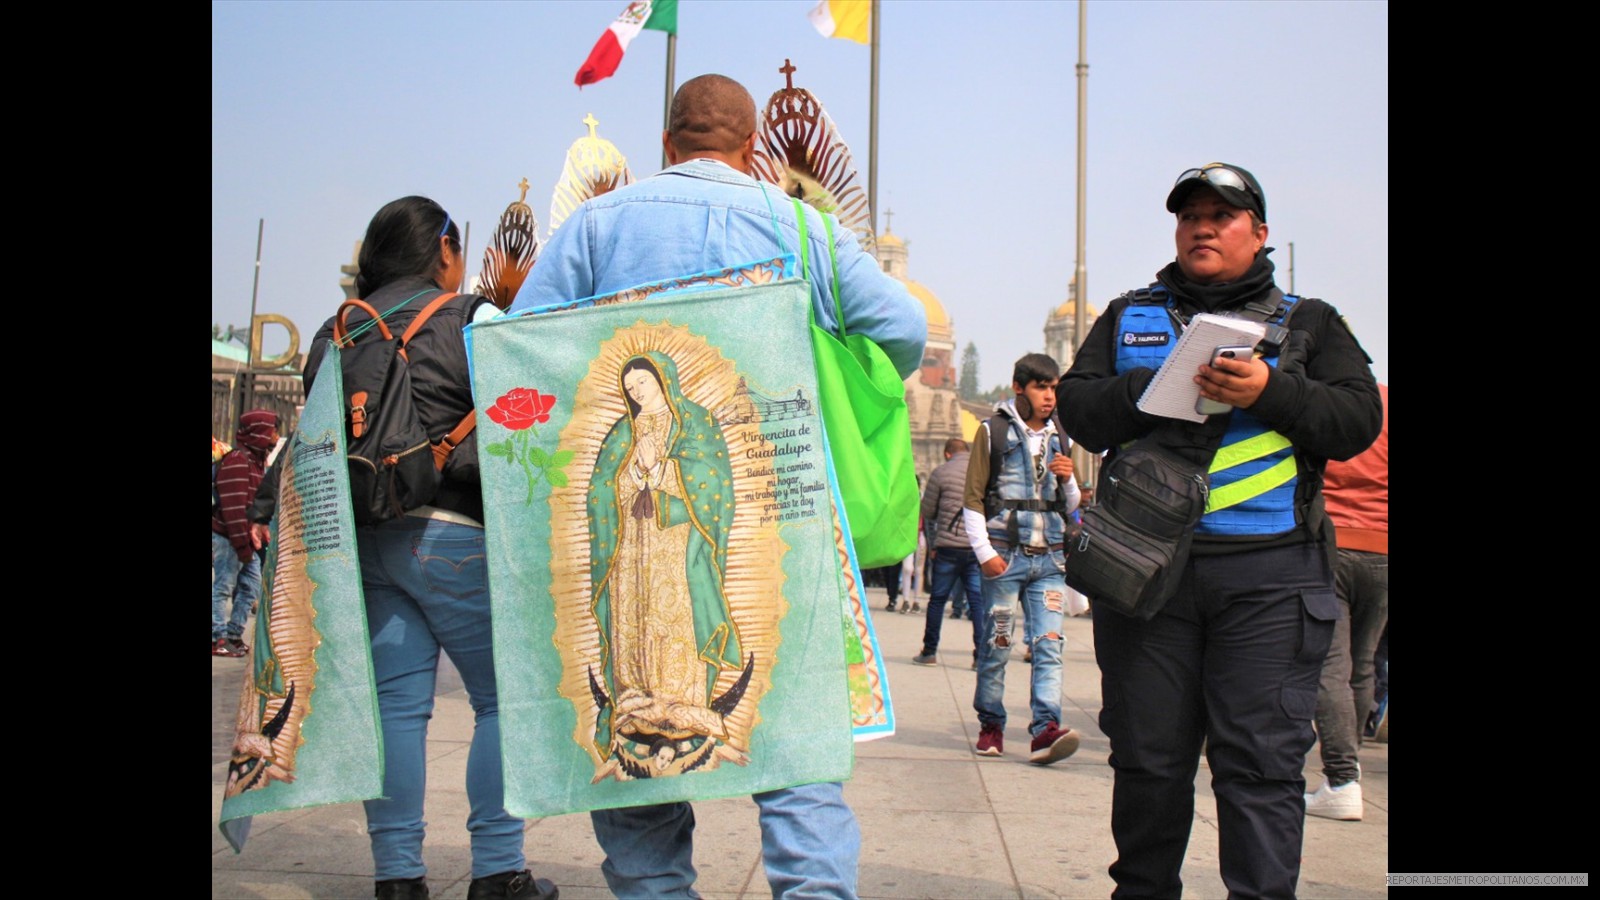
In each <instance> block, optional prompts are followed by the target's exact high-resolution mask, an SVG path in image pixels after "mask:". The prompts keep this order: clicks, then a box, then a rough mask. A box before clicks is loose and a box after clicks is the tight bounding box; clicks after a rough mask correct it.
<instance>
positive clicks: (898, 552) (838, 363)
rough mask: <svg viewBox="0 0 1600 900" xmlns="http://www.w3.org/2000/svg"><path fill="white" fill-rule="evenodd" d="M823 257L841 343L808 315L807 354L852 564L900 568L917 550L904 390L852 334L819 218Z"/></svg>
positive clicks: (798, 213) (881, 358)
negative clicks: (811, 360) (814, 375)
mask: <svg viewBox="0 0 1600 900" xmlns="http://www.w3.org/2000/svg"><path fill="white" fill-rule="evenodd" d="M794 205H795V218H796V219H798V220H799V223H800V266H801V270H802V271H803V272H804V273H805V276H806V279H807V280H810V277H811V272H810V268H809V263H808V260H807V256H808V253H807V250H808V249H809V244H808V241H807V240H806V218H805V214H804V212H803V210H801V208H800V201H799V200H795V201H794ZM822 222H823V225H824V226H825V227H826V228H827V232H828V257H829V262H830V263H831V264H832V266H833V284H834V291H833V309H834V316H835V318H837V319H838V320H839V335H838V336H837V337H836V336H835V335H834V334H833V333H832V332H830V331H828V330H827V329H825V328H820V327H818V326H817V321H816V311H815V310H814V309H813V310H812V313H811V353H812V356H813V358H814V359H815V360H816V365H817V394H818V397H819V398H820V405H821V407H822V423H823V427H824V428H825V429H826V430H827V435H828V450H829V455H830V456H831V458H832V459H833V467H834V470H835V471H836V472H837V474H838V479H839V492H840V493H841V494H842V495H843V496H844V509H845V516H846V518H848V519H849V522H850V534H851V537H852V538H853V539H854V543H855V549H856V557H857V558H858V560H859V561H860V565H861V567H862V568H872V567H875V566H887V565H890V564H892V563H898V562H900V561H901V560H903V559H905V558H906V557H907V556H910V555H911V554H912V552H914V551H915V550H916V549H917V516H918V513H919V508H918V507H919V505H920V498H919V496H918V494H917V473H916V464H915V462H913V460H912V456H911V414H910V412H909V411H908V410H907V409H906V385H905V382H903V381H901V380H900V373H899V372H897V371H895V368H894V363H892V362H890V361H889V356H888V354H886V353H884V352H883V348H882V347H879V346H878V345H877V344H876V343H874V342H873V341H872V339H871V338H868V337H867V336H866V335H863V334H850V333H849V329H848V328H846V326H845V321H844V309H843V308H842V307H841V306H840V303H839V263H838V260H837V259H834V258H833V221H832V219H831V218H830V217H829V216H828V215H826V214H824V215H823V217H822Z"/></svg>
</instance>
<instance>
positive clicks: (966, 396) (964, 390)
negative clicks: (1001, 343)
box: [956, 341, 978, 400]
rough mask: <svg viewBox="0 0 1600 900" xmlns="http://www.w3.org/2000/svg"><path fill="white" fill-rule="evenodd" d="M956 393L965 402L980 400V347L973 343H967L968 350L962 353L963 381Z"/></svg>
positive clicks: (957, 387)
mask: <svg viewBox="0 0 1600 900" xmlns="http://www.w3.org/2000/svg"><path fill="white" fill-rule="evenodd" d="M956 393H958V394H960V395H961V399H963V400H977V399H978V345H977V344H974V343H973V342H972V341H967V346H966V349H964V350H962V351H961V381H960V382H959V383H958V384H957V385H956Z"/></svg>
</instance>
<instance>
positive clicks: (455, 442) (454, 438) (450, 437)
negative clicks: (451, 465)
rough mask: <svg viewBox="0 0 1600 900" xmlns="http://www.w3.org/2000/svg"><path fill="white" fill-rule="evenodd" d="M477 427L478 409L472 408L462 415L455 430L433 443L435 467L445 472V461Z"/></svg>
mask: <svg viewBox="0 0 1600 900" xmlns="http://www.w3.org/2000/svg"><path fill="white" fill-rule="evenodd" d="M477 427H478V411H477V410H472V411H471V412H469V413H467V414H466V415H465V416H464V417H462V419H461V422H460V424H458V425H456V427H455V429H454V430H452V431H451V432H450V433H449V434H447V435H445V436H444V437H442V438H440V439H439V443H437V444H434V445H433V467H434V468H436V469H438V470H439V471H441V472H443V471H444V461H445V460H447V459H449V458H450V454H451V453H453V452H454V451H455V449H456V448H457V447H459V446H461V442H462V441H464V440H466V439H467V435H469V434H471V433H472V429H474V428H477Z"/></svg>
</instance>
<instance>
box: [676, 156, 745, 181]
mask: <svg viewBox="0 0 1600 900" xmlns="http://www.w3.org/2000/svg"><path fill="white" fill-rule="evenodd" d="M657 174H660V175H687V176H689V177H690V178H703V179H705V180H706V181H720V182H722V183H723V184H747V185H754V184H756V180H755V179H754V178H752V177H750V176H749V175H746V174H744V173H743V172H740V171H739V170H738V169H735V168H734V167H733V166H730V165H728V164H727V163H725V162H723V161H722V160H719V159H707V158H705V157H700V158H697V159H691V160H688V161H686V162H681V163H678V164H677V165H675V166H668V167H667V168H665V169H662V170H661V171H660V172H659V173H657Z"/></svg>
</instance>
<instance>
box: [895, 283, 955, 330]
mask: <svg viewBox="0 0 1600 900" xmlns="http://www.w3.org/2000/svg"><path fill="white" fill-rule="evenodd" d="M905 284H906V288H907V289H908V290H910V291H911V296H913V297H915V298H917V299H918V300H921V301H922V308H923V309H925V310H927V312H928V327H929V328H932V327H933V326H935V325H943V326H944V327H946V328H949V327H950V316H949V315H947V314H946V313H945V311H944V304H943V303H940V302H939V298H938V297H936V296H934V293H933V291H930V290H928V289H927V288H925V287H923V286H922V284H921V283H920V282H916V281H912V280H911V279H909V278H907V279H905Z"/></svg>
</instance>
